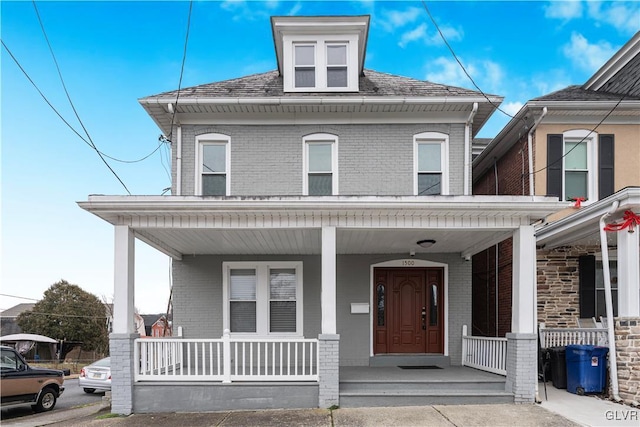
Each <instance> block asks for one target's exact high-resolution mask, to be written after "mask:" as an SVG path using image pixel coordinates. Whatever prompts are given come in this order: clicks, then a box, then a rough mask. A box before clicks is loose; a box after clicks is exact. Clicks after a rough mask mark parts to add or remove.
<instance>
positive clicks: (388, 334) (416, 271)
mask: <svg viewBox="0 0 640 427" xmlns="http://www.w3.org/2000/svg"><path fill="white" fill-rule="evenodd" d="M271 24H272V33H273V38H274V44H275V52H276V61H277V70H275V71H271V72H267V73H262V74H255V75H251V76H247V77H240V78H237V79H233V80H227V81H222V82H217V83H210V84H204V85H200V86H195V87H190V88H185V89H182V90H180V92H179V93H178V91H173V92H167V93H161V94H158V95H154V96H149V97H146V98H142V99H140V103H141V104H142V106H143V107H144V108H145V109H146V111H147V112H148V113H149V114H150V116H151V117H152V118H153V120H154V121H155V122H156V123H157V124H158V126H159V127H160V129H161V130H162V132H164V134H165V135H167V136H169V139H170V140H171V141H172V142H171V149H172V195H170V196H90V197H89V200H88V201H86V202H80V203H79V205H80V206H81V207H82V208H83V209H85V210H87V211H88V212H91V213H93V214H95V215H97V216H98V217H100V218H102V219H104V220H105V221H107V222H109V223H111V224H113V225H114V227H115V249H116V258H115V294H114V295H115V298H114V303H115V304H114V305H115V307H114V310H115V313H114V325H113V333H112V334H111V336H110V342H111V363H112V368H113V369H114V370H116V371H117V372H119V373H121V374H120V375H118V376H116V375H114V378H113V382H112V397H113V400H112V411H113V412H116V413H131V412H148V411H188V410H199V411H202V410H220V409H227V408H229V409H241V408H245V409H248V408H265V407H318V406H320V407H330V406H332V405H339V404H340V405H343V406H346V405H349V404H353V405H355V404H357V403H353V400H350V399H353V398H354V396H353V392H348V391H347V389H348V387H350V386H353V385H354V383H355V382H356V381H357V380H358V378H361V377H362V376H364V375H365V373H366V372H369V371H368V370H369V369H372V368H369V367H370V366H379V365H390V366H393V367H394V368H393V369H394V371H393V372H395V370H397V371H401V370H399V369H397V368H396V367H397V366H398V365H407V366H411V365H413V366H416V365H417V366H423V365H427V366H431V365H439V366H442V367H445V368H448V369H454V368H456V367H457V369H458V371H456V372H459V377H458V378H456V381H450V382H449V381H440V382H439V384H440V385H443V384H447V386H450V387H453V388H454V389H455V388H456V387H457V388H458V389H464V388H465V386H464V385H461V384H462V383H460V382H459V381H458V380H459V379H464V378H465V377H473V376H474V375H478V374H484V373H482V372H479V371H476V370H473V369H469V368H459V365H460V364H461V361H462V358H463V357H466V356H467V355H468V354H467V353H466V352H465V354H463V339H464V338H463V335H462V331H463V326H464V325H470V324H471V308H472V295H471V262H469V260H470V258H471V256H472V255H474V254H476V253H478V252H480V251H482V250H484V249H485V248H487V247H490V246H491V245H493V244H495V243H496V242H499V241H501V240H504V239H505V238H508V237H513V238H514V242H515V243H514V245H513V271H514V273H513V274H514V276H515V277H516V279H517V280H516V283H518V290H517V292H516V293H515V295H514V299H513V306H514V313H515V314H514V317H513V319H512V323H511V332H512V333H511V334H510V335H509V336H508V338H507V339H508V340H509V346H508V354H505V355H504V357H501V358H499V359H500V360H499V362H500V363H502V364H503V365H501V366H502V367H500V368H496V369H498V370H503V371H504V373H505V375H506V380H505V379H502V383H501V384H500V383H499V384H498V387H500V389H499V390H494V391H487V390H485V389H483V388H482V384H480V389H479V391H477V392H475V394H474V392H469V391H468V390H465V392H466V393H467V397H470V399H469V400H466V401H467V402H472V401H479V400H478V399H481V398H486V397H489V398H492V396H502V397H504V396H505V395H506V396H507V397H508V400H510V401H511V402H513V401H517V402H533V400H534V383H535V379H536V372H535V369H533V368H532V367H533V366H534V365H535V363H536V360H537V350H536V340H535V337H536V335H535V322H534V316H533V313H534V311H535V305H534V303H533V301H532V298H531V295H532V294H533V293H534V292H535V286H534V274H533V272H534V270H535V256H534V254H535V238H534V234H533V226H532V225H531V224H532V223H534V222H536V221H541V220H542V219H543V218H545V217H546V216H547V215H549V214H550V213H552V212H554V211H556V210H557V209H558V202H557V198H548V197H529V196H527V197H519V196H507V197H505V196H493V195H490V196H472V195H471V191H470V189H471V156H472V140H473V138H474V137H475V135H476V134H477V132H478V130H479V129H480V128H481V127H482V126H483V125H484V123H485V122H486V121H487V119H488V118H489V116H490V115H491V114H492V113H493V112H494V110H495V108H496V105H498V104H499V103H500V102H501V101H502V98H501V97H499V96H495V95H487V96H485V95H484V94H482V93H479V92H475V91H472V90H467V89H462V88H457V87H452V86H447V85H442V84H437V83H431V82H427V81H420V80H415V79H411V78H406V77H399V76H395V75H390V74H385V73H381V72H378V71H373V70H368V69H365V68H364V58H365V48H366V45H367V34H368V31H369V17H368V16H329V17H293V16H290V17H273V18H272V21H271ZM399 60H400V59H399ZM136 238H137V239H139V240H142V241H144V242H146V243H147V244H149V245H151V246H152V247H154V248H156V249H157V250H159V251H160V252H162V253H164V254H166V255H168V256H170V257H171V258H172V260H173V261H172V265H173V272H172V275H173V298H172V303H173V319H172V320H173V326H174V327H175V328H180V329H181V331H182V333H181V334H180V337H179V338H176V337H173V338H170V339H167V340H165V341H162V345H159V344H158V342H157V339H145V340H141V339H137V335H136V334H135V330H134V329H133V327H132V324H131V323H130V321H129V319H131V317H132V316H133V313H134V307H135V306H134V300H133V295H134V288H135V283H134V275H133V271H134V268H133V267H134V264H135V254H134V240H135V239H136ZM505 344H506V340H505ZM501 348H503V349H506V348H507V346H506V345H505V346H504V347H501ZM505 352H506V350H505ZM132 358H136V362H135V363H131V359H132ZM138 358H139V360H138ZM138 362H139V363H138ZM450 366H451V368H449V367H450ZM354 367H355V368H358V369H354ZM454 370H455V369H454ZM377 372H382V371H377ZM384 372H387V371H384ZM428 372H429V371H422V372H421V374H423V375H425V376H428ZM432 372H433V371H432ZM446 372H447V370H446V369H445V370H444V372H443V373H441V375H445V376H446V375H447V374H446ZM347 373H349V374H350V376H351V379H350V381H349V382H348V383H347V382H346V379H347V378H346V374H347ZM404 374H405V375H404V376H403V377H404V378H405V379H406V378H409V379H410V380H411V379H414V377H415V375H414V373H413V372H412V371H404ZM369 375H371V373H370V372H369ZM380 375H382V374H380ZM380 375H377V376H376V374H374V376H375V379H374V382H376V381H377V382H378V387H382V388H381V389H380V390H381V391H371V390H369V391H368V392H369V393H373V394H376V393H377V398H378V400H376V401H375V402H376V403H375V404H382V405H388V404H389V400H388V399H390V398H392V397H393V394H394V393H397V390H395V388H397V387H399V386H398V385H396V384H398V383H397V382H391V381H384V382H383V383H380V381H379V380H380ZM394 375H396V374H394ZM433 375H436V374H433ZM493 377H494V376H492V378H493ZM167 381H169V382H175V383H174V384H173V385H172V386H171V387H166V384H167ZM243 381H244V383H242V385H241V386H239V385H238V384H237V382H243ZM409 382H411V381H409ZM265 384H266V385H265ZM456 384H458V385H456ZM385 387H386V388H385ZM418 387H419V389H418V390H413V391H412V392H410V393H409V394H408V396H409V397H411V396H412V395H414V396H415V399H413V400H412V401H411V403H410V404H424V402H426V401H433V402H436V401H444V400H439V399H441V398H442V399H444V398H445V396H444V395H446V394H447V393H449V392H448V391H445V392H443V393H442V394H441V395H438V394H437V393H438V392H437V390H436V391H435V392H434V391H433V390H432V388H437V387H436V386H434V385H433V384H431V385H429V384H428V383H425V384H423V385H421V386H418ZM365 388H369V389H371V388H372V387H371V383H370V382H369V383H367V384H366V385H365ZM434 393H435V394H434ZM469 393H470V394H469ZM158 396H165V397H164V398H158ZM434 396H436V398H434ZM373 397H376V396H373ZM395 397H398V396H395ZM428 399H433V400H428ZM474 399H475V400H474ZM349 402H351V403H349ZM159 403H161V405H159Z"/></svg>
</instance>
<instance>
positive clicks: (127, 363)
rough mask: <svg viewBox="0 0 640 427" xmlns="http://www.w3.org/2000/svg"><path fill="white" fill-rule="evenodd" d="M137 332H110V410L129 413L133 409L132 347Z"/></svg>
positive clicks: (121, 413) (122, 413) (115, 412)
mask: <svg viewBox="0 0 640 427" xmlns="http://www.w3.org/2000/svg"><path fill="white" fill-rule="evenodd" d="M138 336H139V335H138V334H132V335H128V334H111V335H110V336H109V354H110V357H111V412H112V413H114V414H120V415H129V414H131V413H132V411H133V375H134V373H133V353H134V351H133V349H134V347H133V346H134V340H135V339H136V338H138Z"/></svg>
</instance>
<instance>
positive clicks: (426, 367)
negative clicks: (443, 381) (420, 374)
mask: <svg viewBox="0 0 640 427" xmlns="http://www.w3.org/2000/svg"><path fill="white" fill-rule="evenodd" d="M398 368H400V369H442V368H441V367H440V366H435V365H422V366H398Z"/></svg>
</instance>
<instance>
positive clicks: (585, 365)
mask: <svg viewBox="0 0 640 427" xmlns="http://www.w3.org/2000/svg"><path fill="white" fill-rule="evenodd" d="M607 353H609V349H608V348H607V347H597V346H593V345H577V344H572V345H568V346H567V349H566V354H565V360H566V363H567V391H568V392H570V393H573V394H579V395H583V394H585V393H602V392H603V391H604V389H605V387H606V384H607Z"/></svg>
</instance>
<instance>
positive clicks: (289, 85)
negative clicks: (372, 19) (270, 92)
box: [283, 34, 358, 92]
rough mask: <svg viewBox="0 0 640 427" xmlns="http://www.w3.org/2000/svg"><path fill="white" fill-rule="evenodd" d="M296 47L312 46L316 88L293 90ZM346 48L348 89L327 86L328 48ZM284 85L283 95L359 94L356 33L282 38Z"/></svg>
mask: <svg viewBox="0 0 640 427" xmlns="http://www.w3.org/2000/svg"><path fill="white" fill-rule="evenodd" d="M296 44H301V45H309V44H315V46H316V48H315V60H316V61H315V62H316V63H315V72H316V85H315V87H300V88H298V87H295V61H294V48H293V46H295V45H296ZM337 44H344V45H346V46H347V86H346V87H328V86H327V48H326V46H327V45H337ZM283 62H284V65H283V83H284V91H285V92H357V91H358V36H357V35H355V34H350V35H349V34H345V35H335V36H320V35H298V36H292V35H285V36H284V37H283Z"/></svg>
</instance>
